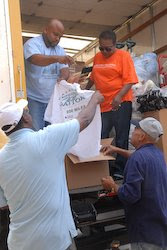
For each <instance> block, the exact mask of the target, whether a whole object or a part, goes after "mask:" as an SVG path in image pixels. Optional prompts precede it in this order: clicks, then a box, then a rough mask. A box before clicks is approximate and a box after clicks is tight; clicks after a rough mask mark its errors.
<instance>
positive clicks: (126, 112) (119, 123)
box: [102, 102, 132, 174]
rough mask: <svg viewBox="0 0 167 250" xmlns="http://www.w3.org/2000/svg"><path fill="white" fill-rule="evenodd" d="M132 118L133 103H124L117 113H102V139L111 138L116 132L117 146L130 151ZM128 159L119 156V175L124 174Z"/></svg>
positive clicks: (117, 161)
mask: <svg viewBox="0 0 167 250" xmlns="http://www.w3.org/2000/svg"><path fill="white" fill-rule="evenodd" d="M131 116H132V103H131V102H123V103H122V104H121V107H120V108H119V109H118V110H117V111H109V112H104V113H102V139H104V138H109V135H110V132H111V129H112V128H113V127H114V128H115V132H116V138H115V144H116V146H117V147H119V148H123V149H128V141H129V129H130V121H131ZM126 161H127V159H126V158H124V157H123V156H121V155H119V154H118V155H117V157H116V161H115V165H116V167H117V170H116V171H115V172H116V173H118V174H123V170H124V166H125V164H126Z"/></svg>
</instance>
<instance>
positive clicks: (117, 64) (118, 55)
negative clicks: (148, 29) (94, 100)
mask: <svg viewBox="0 0 167 250" xmlns="http://www.w3.org/2000/svg"><path fill="white" fill-rule="evenodd" d="M90 79H91V80H92V81H93V82H94V83H95V86H96V89H97V90H99V91H100V92H101V93H102V95H103V96H104V102H103V103H102V104H101V112H107V111H110V110H111V108H112V107H111V102H112V100H113V98H114V97H115V96H116V95H117V94H118V93H119V91H120V90H121V89H122V88H123V87H124V85H125V84H128V83H134V84H135V83H137V82H138V79H137V75H136V72H135V68H134V64H133V61H132V58H131V55H130V54H129V52H127V51H124V50H120V49H116V51H115V52H114V54H113V55H111V56H110V57H109V58H105V57H104V56H103V55H102V53H101V52H99V53H97V54H96V55H95V58H94V64H93V70H92V73H91V76H90ZM123 101H132V90H131V89H130V90H129V91H128V92H127V94H125V95H124V96H123V98H122V102H123Z"/></svg>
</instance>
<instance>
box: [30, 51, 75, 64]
mask: <svg viewBox="0 0 167 250" xmlns="http://www.w3.org/2000/svg"><path fill="white" fill-rule="evenodd" d="M28 61H29V62H30V63H32V64H35V65H38V66H48V65H50V64H53V63H57V62H58V63H61V64H69V65H71V64H73V63H74V59H73V58H72V57H70V56H54V55H53V56H47V55H41V54H35V55H32V56H31V57H29V58H28Z"/></svg>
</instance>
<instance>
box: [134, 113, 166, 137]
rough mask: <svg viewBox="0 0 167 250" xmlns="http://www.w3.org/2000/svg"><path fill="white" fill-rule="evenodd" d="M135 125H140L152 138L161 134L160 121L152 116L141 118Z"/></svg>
mask: <svg viewBox="0 0 167 250" xmlns="http://www.w3.org/2000/svg"><path fill="white" fill-rule="evenodd" d="M137 127H140V128H141V129H142V130H143V131H144V132H146V133H147V134H148V135H149V136H151V137H152V138H153V139H155V140H158V139H159V137H160V136H161V135H163V128H162V125H161V123H160V122H159V121H158V120H156V119H155V118H153V117H147V118H145V119H143V120H141V121H140V122H139V124H138V126H137Z"/></svg>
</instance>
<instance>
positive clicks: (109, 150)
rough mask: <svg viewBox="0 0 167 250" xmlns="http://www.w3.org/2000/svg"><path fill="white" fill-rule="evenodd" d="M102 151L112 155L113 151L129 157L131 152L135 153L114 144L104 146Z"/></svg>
mask: <svg viewBox="0 0 167 250" xmlns="http://www.w3.org/2000/svg"><path fill="white" fill-rule="evenodd" d="M100 151H101V152H103V154H104V155H112V154H113V153H117V154H120V155H122V156H124V157H125V158H129V157H130V156H131V154H132V153H133V152H132V151H130V150H126V149H123V148H118V147H115V146H113V145H107V146H103V147H102V148H101V150H100Z"/></svg>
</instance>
